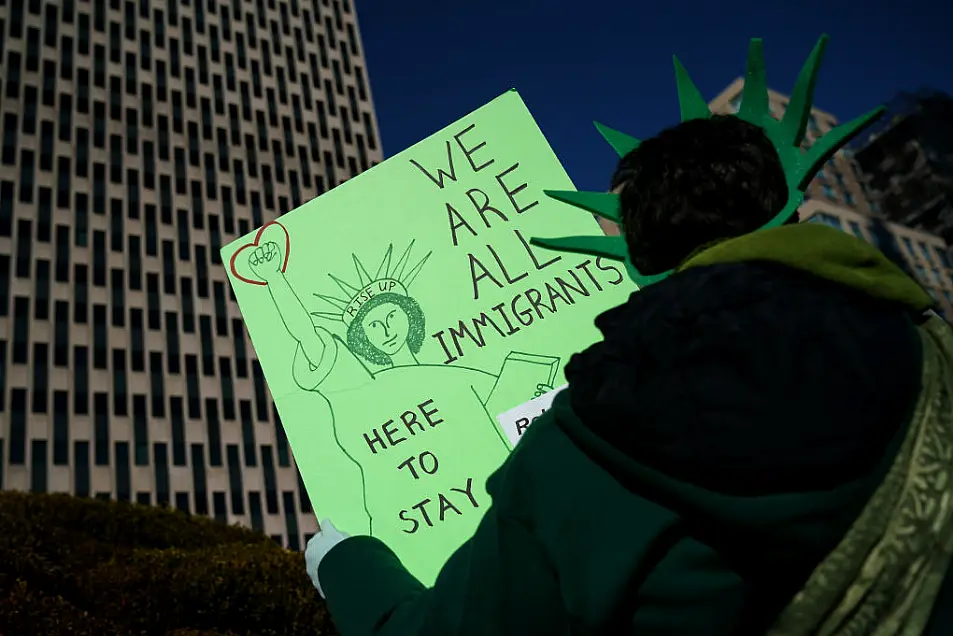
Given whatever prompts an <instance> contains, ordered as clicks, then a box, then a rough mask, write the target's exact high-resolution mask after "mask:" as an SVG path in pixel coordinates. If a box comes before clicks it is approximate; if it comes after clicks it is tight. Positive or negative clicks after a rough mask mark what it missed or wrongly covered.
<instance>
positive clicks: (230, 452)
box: [11, 444, 245, 515]
mask: <svg viewBox="0 0 953 636" xmlns="http://www.w3.org/2000/svg"><path fill="white" fill-rule="evenodd" d="M226 450H227V456H228V485H229V491H230V493H231V498H232V514H235V515H244V514H245V499H244V495H245V493H244V488H243V486H242V466H241V461H240V459H239V456H238V445H237V444H229V445H228V447H227V449H226ZM11 463H12V462H11Z"/></svg>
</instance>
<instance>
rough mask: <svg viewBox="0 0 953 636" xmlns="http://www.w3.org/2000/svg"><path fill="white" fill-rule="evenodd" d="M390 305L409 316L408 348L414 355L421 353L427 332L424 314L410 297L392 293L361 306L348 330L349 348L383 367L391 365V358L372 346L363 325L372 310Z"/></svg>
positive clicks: (375, 297)
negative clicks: (395, 306)
mask: <svg viewBox="0 0 953 636" xmlns="http://www.w3.org/2000/svg"><path fill="white" fill-rule="evenodd" d="M388 303H390V304H392V305H397V306H398V307H400V308H401V309H402V310H403V311H404V313H405V314H407V322H408V323H409V327H408V329H407V346H408V347H410V350H411V352H412V353H415V354H416V353H420V347H421V345H423V343H424V332H425V331H426V322H427V321H426V318H424V312H423V310H422V309H421V308H420V305H419V304H417V301H416V300H414V299H413V298H411V297H410V296H404V295H403V294H392V293H387V294H381V295H380V296H374V297H373V298H371V299H370V300H369V301H367V302H366V303H364V304H363V305H361V308H360V309H358V310H357V313H356V314H355V315H354V320H352V321H351V324H350V326H349V327H348V328H347V347H348V349H350V350H351V351H352V352H353V353H354V354H356V355H359V356H363V357H364V358H367V359H368V360H370V361H371V362H373V363H374V364H378V365H381V366H387V365H389V364H391V362H392V361H391V359H390V356H389V355H387V354H386V353H384V352H383V351H381V350H380V349H378V348H377V347H375V346H374V345H372V344H371V341H370V340H368V339H367V333H366V332H365V331H364V324H363V323H364V317H365V316H367V313H368V312H369V311H370V310H372V309H374V308H375V307H380V306H381V305H386V304H388Z"/></svg>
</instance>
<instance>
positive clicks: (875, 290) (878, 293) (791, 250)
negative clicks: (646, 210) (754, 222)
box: [676, 223, 934, 312]
mask: <svg viewBox="0 0 953 636" xmlns="http://www.w3.org/2000/svg"><path fill="white" fill-rule="evenodd" d="M757 262H761V263H776V264H779V265H783V266H785V267H789V268H791V269H794V270H798V271H802V272H806V273H809V274H812V275H814V276H816V277H818V278H820V279H822V280H825V281H829V282H832V283H836V284H838V285H842V286H844V287H848V288H851V289H853V290H856V291H858V292H860V293H862V294H865V295H867V296H869V297H871V298H876V299H881V300H886V301H891V302H895V303H899V304H901V305H905V306H907V307H909V308H910V309H911V310H912V311H914V312H923V311H925V310H927V309H929V308H930V307H932V306H933V305H934V301H933V299H932V298H931V297H930V295H929V294H928V293H927V292H926V291H924V290H923V288H922V287H920V286H919V285H918V284H917V283H916V282H915V281H914V280H913V279H912V278H910V276H908V275H907V274H906V273H905V272H904V271H903V270H902V269H900V268H899V267H897V266H896V265H895V264H894V263H892V262H891V261H890V260H889V259H888V258H887V257H886V256H884V254H883V253H882V252H881V251H880V250H878V249H876V248H874V247H872V246H871V245H869V244H867V243H865V242H864V241H861V240H859V239H857V238H855V237H853V236H850V235H848V234H845V233H844V232H841V231H840V230H836V229H834V228H832V227H827V226H825V225H818V224H814V223H801V224H798V225H788V226H782V227H779V228H773V229H770V230H764V231H761V232H754V233H752V234H746V235H744V236H741V237H738V238H734V239H730V240H726V241H720V242H718V243H715V244H714V245H710V246H707V247H704V248H702V249H700V250H698V251H697V252H695V253H694V254H692V255H691V256H689V257H688V259H686V260H685V261H684V262H683V263H682V264H681V265H680V266H679V267H678V268H676V272H684V271H686V270H690V269H693V268H697V267H705V266H712V265H719V264H724V263H757Z"/></svg>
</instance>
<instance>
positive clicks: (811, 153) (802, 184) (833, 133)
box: [798, 106, 886, 191]
mask: <svg viewBox="0 0 953 636" xmlns="http://www.w3.org/2000/svg"><path fill="white" fill-rule="evenodd" d="M885 112H886V109H885V108H884V107H883V106H878V107H877V108H875V109H873V110H871V111H868V112H866V113H864V114H863V115H861V116H860V117H856V118H854V119H852V120H850V121H849V122H847V123H846V124H841V125H840V126H838V127H837V128H833V129H831V130H829V131H828V132H827V133H826V134H825V135H824V136H823V137H821V138H820V139H818V140H817V142H815V143H814V145H813V146H811V149H810V150H808V151H807V153H806V154H805V155H804V163H803V165H804V166H806V167H805V168H804V169H803V174H800V175H798V177H799V183H798V189H800V190H802V191H803V190H805V189H806V188H807V186H808V184H809V183H810V182H811V179H813V178H814V175H815V174H817V171H818V170H820V168H821V166H823V165H824V162H825V161H827V160H828V159H830V158H831V157H832V156H834V153H836V152H837V151H838V150H839V149H841V148H842V147H844V146H845V145H847V144H848V143H850V141H851V140H853V139H854V138H855V137H856V136H857V135H859V134H860V132H861V131H862V130H863V129H864V128H866V127H867V126H869V125H870V124H872V123H873V122H874V120H876V119H878V118H880V117H882V116H883V114H884V113H885Z"/></svg>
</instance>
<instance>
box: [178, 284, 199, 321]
mask: <svg viewBox="0 0 953 636" xmlns="http://www.w3.org/2000/svg"><path fill="white" fill-rule="evenodd" d="M179 301H180V302H181V303H182V331H184V332H185V333H195V299H194V297H193V296H192V279H191V278H190V277H187V276H183V277H182V278H181V279H179Z"/></svg>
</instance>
